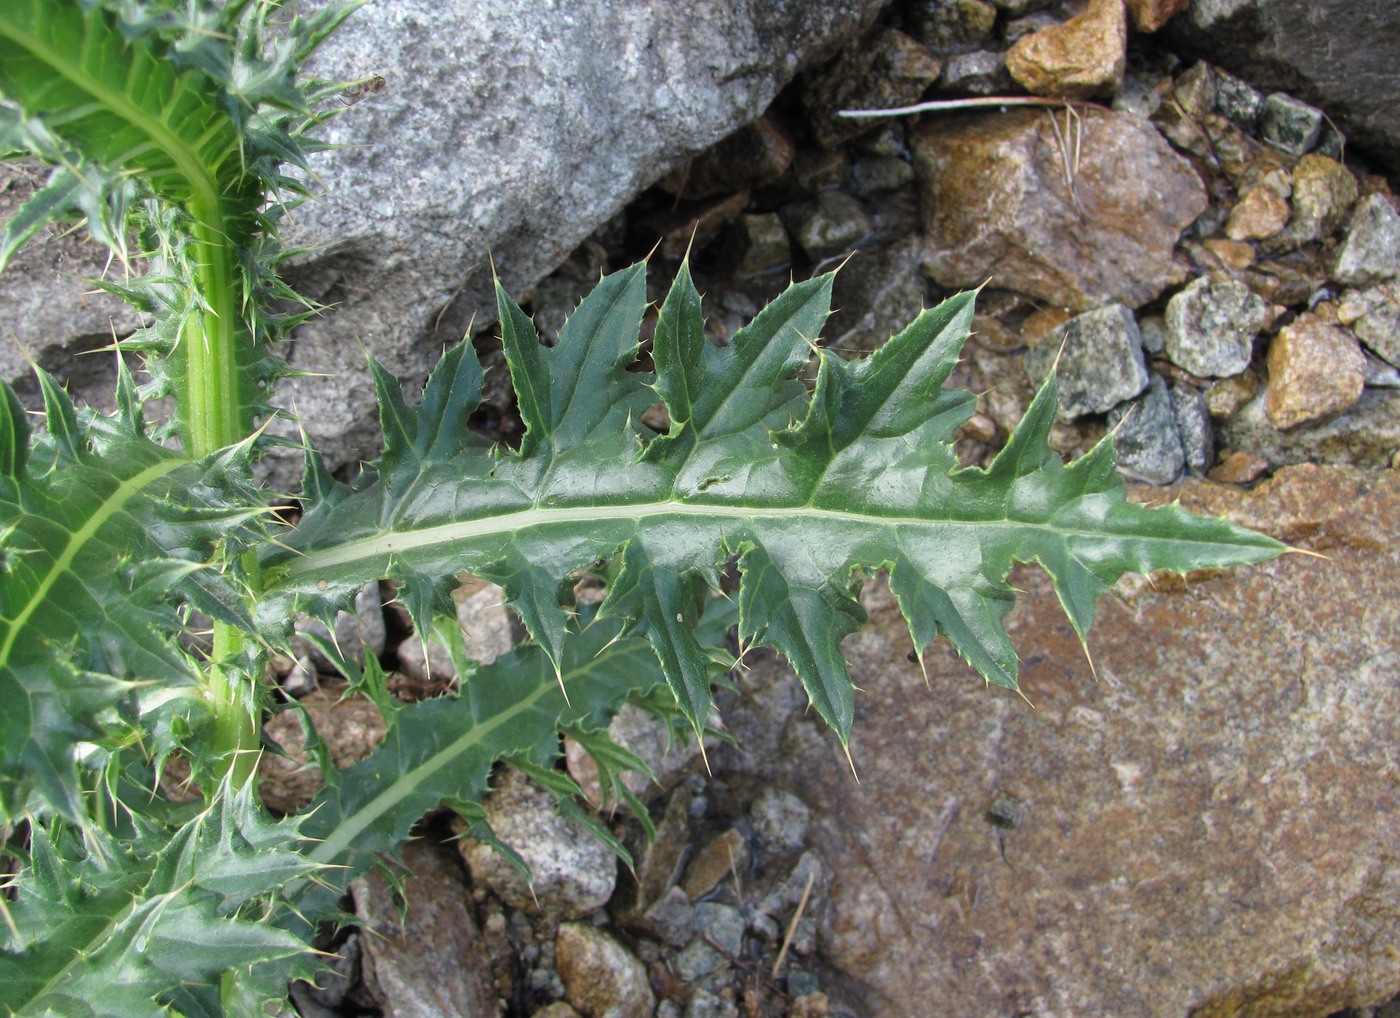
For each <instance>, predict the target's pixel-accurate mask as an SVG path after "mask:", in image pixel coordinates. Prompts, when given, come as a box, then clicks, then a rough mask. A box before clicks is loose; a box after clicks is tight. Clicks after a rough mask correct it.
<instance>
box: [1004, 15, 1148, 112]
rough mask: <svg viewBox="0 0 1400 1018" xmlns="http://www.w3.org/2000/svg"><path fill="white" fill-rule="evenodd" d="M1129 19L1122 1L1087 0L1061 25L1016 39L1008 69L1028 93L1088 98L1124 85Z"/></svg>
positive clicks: (1111, 92)
mask: <svg viewBox="0 0 1400 1018" xmlns="http://www.w3.org/2000/svg"><path fill="white" fill-rule="evenodd" d="M1127 46H1128V19H1127V14H1126V12H1125V11H1124V9H1123V0H1089V8H1088V10H1086V11H1085V12H1084V13H1083V14H1081V15H1079V16H1078V17H1074V18H1070V19H1069V20H1068V21H1066V22H1065V23H1064V24H1062V25H1050V26H1048V27H1046V28H1042V29H1041V30H1040V31H1038V32H1032V33H1031V34H1030V35H1028V36H1025V37H1024V38H1022V39H1019V40H1017V42H1016V44H1015V45H1014V46H1012V47H1011V49H1010V50H1008V51H1007V54H1006V69H1007V70H1008V71H1010V72H1011V77H1013V78H1015V79H1016V81H1017V82H1019V83H1020V84H1021V85H1022V86H1024V87H1025V89H1026V91H1028V92H1030V93H1031V94H1032V95H1043V96H1053V97H1056V98H1068V99H1088V98H1091V97H1093V96H1108V95H1112V94H1113V93H1114V92H1116V91H1118V88H1119V86H1120V85H1122V84H1123V66H1124V62H1125V59H1126V54H1127Z"/></svg>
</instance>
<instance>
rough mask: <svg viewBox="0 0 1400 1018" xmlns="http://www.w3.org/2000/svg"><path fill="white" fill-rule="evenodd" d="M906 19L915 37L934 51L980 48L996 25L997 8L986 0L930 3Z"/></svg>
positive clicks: (917, 6)
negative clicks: (909, 19)
mask: <svg viewBox="0 0 1400 1018" xmlns="http://www.w3.org/2000/svg"><path fill="white" fill-rule="evenodd" d="M907 16H908V17H910V18H911V19H912V22H913V28H912V30H913V33H914V35H915V36H917V37H918V40H919V41H920V42H921V43H923V44H924V45H925V46H929V47H931V48H932V49H934V50H935V51H943V50H948V49H960V48H966V47H969V46H978V45H980V44H981V43H982V42H983V40H985V39H986V38H987V36H989V35H991V34H992V29H993V28H995V27H996V23H997V9H996V7H994V6H993V5H992V4H989V3H987V2H986V0H929V2H927V3H921V4H914V5H913V6H912V8H911V9H910V11H909V14H908V15H907Z"/></svg>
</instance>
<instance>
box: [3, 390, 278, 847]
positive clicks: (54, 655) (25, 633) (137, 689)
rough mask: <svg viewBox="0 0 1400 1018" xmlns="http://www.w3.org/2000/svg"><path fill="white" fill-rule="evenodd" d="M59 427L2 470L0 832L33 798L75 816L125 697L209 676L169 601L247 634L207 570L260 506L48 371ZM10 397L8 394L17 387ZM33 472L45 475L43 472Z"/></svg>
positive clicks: (189, 686)
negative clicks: (85, 749)
mask: <svg viewBox="0 0 1400 1018" xmlns="http://www.w3.org/2000/svg"><path fill="white" fill-rule="evenodd" d="M40 388H41V389H42V391H43V393H44V397H45V401H46V403H47V405H48V420H49V421H50V435H46V436H44V438H43V441H42V442H41V443H40V444H39V445H38V446H36V448H35V450H34V455H33V456H31V457H30V460H29V463H28V466H27V468H26V467H25V466H24V464H23V461H21V462H20V463H18V464H17V466H18V467H19V469H18V470H16V471H15V472H14V473H13V474H11V475H9V476H3V477H0V533H2V534H3V540H0V556H2V557H0V697H3V705H4V707H3V710H0V826H4V825H7V824H10V823H13V822H14V819H15V817H17V816H18V815H19V814H20V813H21V812H22V811H23V810H24V808H25V806H26V803H27V802H28V800H29V796H30V794H31V793H32V792H34V791H37V792H38V793H39V795H40V796H41V800H40V802H41V804H43V805H45V806H46V807H47V808H50V809H53V810H56V811H58V812H59V813H60V814H61V815H63V816H65V817H67V818H68V819H69V820H70V821H71V822H74V823H80V822H81V818H82V817H83V816H84V815H85V814H86V810H85V807H84V806H83V804H82V802H81V799H80V795H79V785H78V778H77V769H76V761H77V757H78V754H79V753H80V752H81V750H82V744H83V743H84V742H89V741H94V740H100V739H101V738H102V736H103V733H104V731H106V730H107V729H108V728H111V727H117V728H120V727H122V725H123V724H124V723H123V722H121V721H120V719H119V718H117V717H116V716H115V715H114V714H112V713H111V711H112V708H114V707H115V706H116V705H117V703H118V702H119V701H122V700H123V699H125V698H128V697H133V696H134V697H135V698H136V701H137V702H138V703H139V702H141V701H142V699H144V698H146V697H148V696H150V697H153V698H155V699H157V700H159V701H161V702H164V703H167V704H168V703H169V702H170V697H171V696H172V695H173V696H176V697H179V698H182V699H184V700H186V701H187V703H188V704H189V705H190V707H191V708H197V705H198V704H199V703H200V702H201V701H200V698H199V697H198V696H197V689H198V682H199V673H198V670H197V668H196V666H195V665H194V663H193V662H191V661H190V660H189V659H188V657H187V656H186V654H185V653H184V651H182V650H181V649H180V648H179V646H178V645H177V643H176V639H175V637H176V634H178V633H179V632H181V631H182V629H183V628H184V627H183V625H182V623H181V621H180V619H179V618H178V617H177V616H176V614H175V611H174V607H173V602H172V595H173V594H174V593H175V592H177V591H180V592H183V593H184V594H185V595H186V596H187V597H189V598H190V600H191V601H192V602H193V603H195V604H197V605H199V606H200V607H201V608H204V609H206V610H209V611H211V612H212V613H214V614H215V615H216V616H217V617H221V618H227V619H230V620H233V621H236V622H238V623H241V624H243V625H246V626H247V627H249V628H251V626H252V619H251V617H249V616H248V614H247V611H246V608H244V607H243V605H242V604H241V602H240V600H239V598H238V596H237V594H236V593H235V592H233V591H231V590H229V589H227V584H226V583H225V582H224V581H222V580H221V579H220V577H219V576H218V575H217V574H215V573H213V572H212V571H211V570H208V569H206V568H205V567H204V563H205V562H206V561H208V560H209V556H211V555H212V549H213V547H214V545H215V543H216V542H217V541H220V540H233V539H235V538H236V536H237V534H238V532H239V530H240V528H241V526H242V524H243V523H245V522H247V521H248V520H249V518H250V517H252V516H255V515H256V511H255V510H254V509H250V508H248V505H249V503H248V501H247V499H246V498H245V497H244V493H242V492H240V491H238V490H236V489H235V488H232V487H229V486H227V485H226V484H224V483H223V482H221V481H220V480H218V472H217V471H213V472H210V471H207V470H205V469H204V468H202V467H201V465H199V464H195V463H191V462H190V461H188V460H186V459H184V458H182V457H180V456H178V455H177V454H175V453H172V452H170V451H169V450H166V449H163V448H161V447H160V446H158V445H155V444H154V443H152V442H151V441H149V440H148V439H146V438H145V437H144V436H142V435H141V434H140V432H139V431H138V430H136V427H135V424H134V422H132V421H126V422H121V421H115V420H108V419H105V418H100V417H92V416H91V415H86V416H87V420H86V421H85V422H83V421H82V420H80V416H79V415H78V414H77V413H76V412H75V410H74V408H73V406H72V404H71V403H70V402H69V401H68V397H67V396H66V395H65V394H64V393H63V391H62V390H61V389H60V388H59V387H58V386H57V385H56V384H54V382H53V380H52V379H51V378H49V377H48V376H47V375H45V374H43V373H42V372H41V373H40ZM4 399H5V401H6V402H8V401H9V400H12V399H13V396H12V395H9V394H8V387H6V395H5V396H4ZM36 470H42V473H38V474H37V475H36V473H35V471H36Z"/></svg>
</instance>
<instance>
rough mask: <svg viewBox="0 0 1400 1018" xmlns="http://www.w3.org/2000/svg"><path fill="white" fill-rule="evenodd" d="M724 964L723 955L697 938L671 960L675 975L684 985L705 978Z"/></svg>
mask: <svg viewBox="0 0 1400 1018" xmlns="http://www.w3.org/2000/svg"><path fill="white" fill-rule="evenodd" d="M724 963H725V957H724V955H722V954H720V953H719V952H718V951H716V950H715V949H714V948H713V947H711V946H710V945H709V944H707V943H705V941H703V940H701V939H699V938H696V939H695V940H692V941H691V942H690V943H689V944H687V945H686V946H685V947H684V948H683V949H682V950H681V951H680V953H679V954H677V955H675V957H673V958H672V959H671V965H672V967H673V968H674V969H675V970H676V975H678V976H679V977H680V978H681V981H682V982H686V983H693V982H695V980H697V979H703V978H705V976H708V975H709V974H710V973H711V972H713V971H715V969H717V968H719V967H720V966H721V965H723V964H724Z"/></svg>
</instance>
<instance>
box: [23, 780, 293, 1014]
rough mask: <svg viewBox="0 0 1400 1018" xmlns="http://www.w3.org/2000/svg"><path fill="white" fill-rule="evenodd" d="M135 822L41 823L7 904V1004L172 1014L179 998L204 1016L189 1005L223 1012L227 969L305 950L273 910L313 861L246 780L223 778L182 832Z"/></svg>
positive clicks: (30, 1009) (54, 1010)
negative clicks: (118, 828)
mask: <svg viewBox="0 0 1400 1018" xmlns="http://www.w3.org/2000/svg"><path fill="white" fill-rule="evenodd" d="M130 828H131V830H130V836H129V837H126V838H123V839H121V840H118V839H116V838H114V837H112V836H111V835H109V834H108V833H106V832H104V831H102V830H101V829H100V828H94V829H91V830H89V831H87V832H85V833H84V834H82V835H79V833H78V832H77V831H75V830H73V829H72V828H69V827H67V826H65V825H63V824H61V823H60V824H57V825H55V826H54V828H53V829H52V830H50V829H49V828H48V827H47V826H45V825H35V826H34V827H33V835H32V838H33V841H32V848H31V856H32V862H33V865H31V866H30V867H28V868H27V869H26V870H25V871H24V873H23V874H22V875H21V876H20V877H19V880H18V889H19V894H18V895H17V898H16V900H15V901H14V902H13V903H12V904H10V905H9V910H10V914H11V920H12V922H13V925H14V928H15V929H16V930H18V932H19V937H18V938H16V937H15V936H14V935H13V933H11V934H10V935H9V937H8V939H7V941H6V942H5V943H4V946H3V949H0V1011H3V1012H4V1013H5V1014H14V1015H35V1016H38V1015H50V1014H53V1015H91V1016H93V1018H130V1016H142V1015H162V1016H164V1015H169V1014H171V1011H170V1009H169V1008H168V1006H167V1005H169V1004H171V1003H172V1002H173V1001H174V1000H177V999H178V1000H180V1001H182V1002H185V1003H186V1006H184V1007H180V1008H179V1012H178V1013H182V1014H199V1013H205V1012H201V1011H197V1010H192V1007H191V1005H195V1004H197V1003H198V1002H199V1001H200V1000H203V1001H205V1004H204V1006H205V1007H208V1006H209V1005H211V1004H212V1005H214V1006H215V1008H217V1009H215V1010H209V1011H208V1012H207V1013H211V1014H223V1013H224V1011H223V1009H222V1008H218V1007H217V1002H218V1000H219V992H218V990H219V987H220V984H221V982H222V981H223V978H224V976H225V973H228V972H230V971H239V970H243V971H245V972H250V973H251V972H252V971H255V970H256V969H257V968H258V967H260V966H261V965H263V964H264V963H267V962H275V961H278V960H280V959H288V958H293V957H296V956H299V955H303V954H304V953H305V951H306V949H307V946H306V944H305V943H304V942H303V941H301V940H300V939H298V938H296V937H294V936H292V935H291V934H289V933H288V932H286V931H285V930H282V929H279V928H278V927H277V926H275V925H274V924H272V923H269V922H267V921H265V920H266V919H267V918H268V908H269V906H270V904H271V903H272V902H273V901H274V900H275V899H274V892H276V891H277V890H279V889H280V888H281V886H282V885H283V884H284V883H286V882H287V881H288V880H293V879H300V878H305V877H306V876H308V875H309V874H310V873H311V872H312V871H313V870H314V869H315V865H314V864H313V863H310V862H308V861H307V860H306V859H305V858H304V857H302V856H301V855H300V854H299V853H298V852H297V851H296V847H297V845H298V843H299V841H300V835H299V834H298V831H297V826H296V824H295V823H294V822H292V821H281V822H275V821H272V820H269V819H268V818H267V817H266V816H265V815H264V814H262V812H261V811H260V810H259V808H258V807H257V805H256V804H255V803H254V801H253V798H252V796H251V795H250V794H249V793H248V790H247V789H244V790H243V791H241V792H240V793H238V794H236V795H235V794H233V793H232V792H230V791H228V790H227V789H224V790H223V791H222V792H221V794H220V795H218V796H216V797H215V802H214V804H213V805H212V806H211V807H210V808H209V809H207V810H205V811H204V812H203V813H201V814H199V815H198V816H196V817H195V818H194V819H193V820H192V821H190V822H189V823H187V824H185V825H184V826H183V827H181V828H180V829H179V830H178V831H177V832H176V833H175V834H174V836H173V838H172V837H170V835H169V833H168V832H167V831H166V830H165V829H164V828H163V827H160V826H157V825H153V824H151V823H149V822H148V821H146V820H144V819H142V818H140V817H139V816H131V817H130ZM278 971H279V974H280V970H278ZM245 978H251V979H252V981H253V982H254V983H256V982H257V977H256V976H250V977H245ZM282 985H283V986H285V982H284V983H283V984H282ZM279 995H280V994H279Z"/></svg>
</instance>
